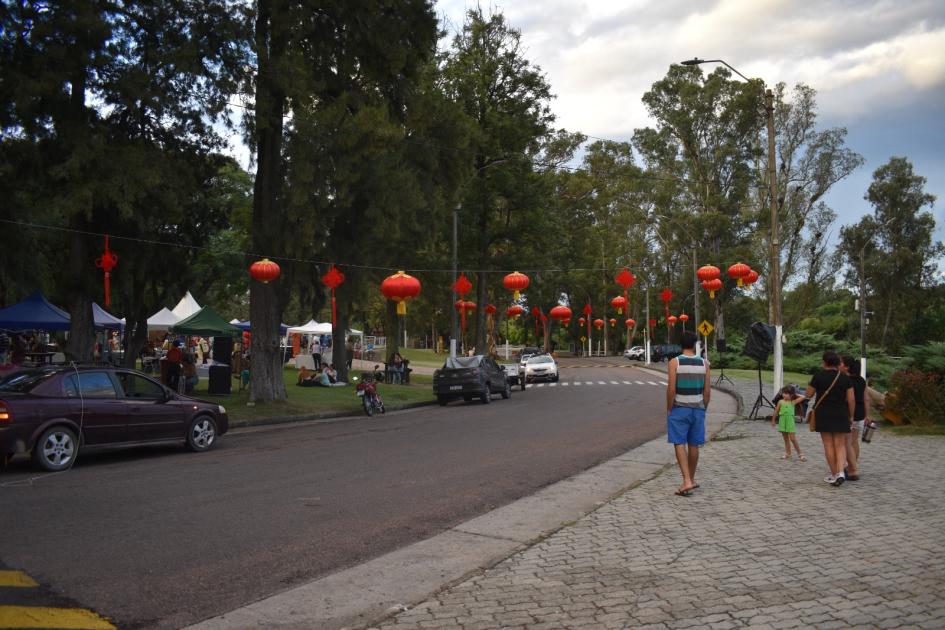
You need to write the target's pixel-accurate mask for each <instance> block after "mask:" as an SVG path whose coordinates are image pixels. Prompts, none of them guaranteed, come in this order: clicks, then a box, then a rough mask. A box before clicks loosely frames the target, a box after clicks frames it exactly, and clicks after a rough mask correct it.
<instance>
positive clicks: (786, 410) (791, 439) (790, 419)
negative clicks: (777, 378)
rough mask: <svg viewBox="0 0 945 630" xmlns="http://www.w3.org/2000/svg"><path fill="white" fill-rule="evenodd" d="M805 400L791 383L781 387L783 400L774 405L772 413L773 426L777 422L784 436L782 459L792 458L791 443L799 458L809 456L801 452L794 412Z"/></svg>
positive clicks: (805, 459)
mask: <svg viewBox="0 0 945 630" xmlns="http://www.w3.org/2000/svg"><path fill="white" fill-rule="evenodd" d="M803 400H804V397H803V396H798V395H797V392H795V391H794V388H793V387H791V386H790V385H787V386H785V387H784V388H783V389H781V400H779V401H778V404H777V405H775V407H774V413H772V414H771V426H775V422H777V426H778V431H780V432H781V437H782V438H784V455H782V456H781V459H791V444H793V445H794V450H795V451H796V452H797V458H798V459H799V460H801V461H802V462H806V461H807V458H806V457H804V455H803V454H802V453H801V445H800V444H798V443H797V434H796V432H795V431H796V428H795V421H794V414H795V408H796V406H797V404H798V403H800V402H801V401H803Z"/></svg>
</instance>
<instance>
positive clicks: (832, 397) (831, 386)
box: [807, 350, 854, 486]
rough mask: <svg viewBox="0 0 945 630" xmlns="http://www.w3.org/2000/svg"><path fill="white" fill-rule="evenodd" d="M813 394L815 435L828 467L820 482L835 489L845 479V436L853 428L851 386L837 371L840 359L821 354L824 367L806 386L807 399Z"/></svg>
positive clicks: (847, 378)
mask: <svg viewBox="0 0 945 630" xmlns="http://www.w3.org/2000/svg"><path fill="white" fill-rule="evenodd" d="M814 394H816V395H817V400H816V402H815V403H814V405H813V406H811V409H814V408H815V407H816V409H817V411H816V418H817V421H816V431H817V432H818V433H820V439H821V440H822V441H823V443H824V455H825V456H826V457H827V465H828V466H829V467H830V475H828V476H827V477H825V478H824V481H826V482H827V483H829V484H831V485H834V486H839V485H840V484H842V483H843V482H844V481H846V477H845V476H844V474H843V468H844V466H845V464H846V456H847V435H848V434H849V433H850V425H852V424H853V411H854V402H853V384H852V383H851V382H850V377H848V376H847V375H846V374H844V373H843V372H842V371H841V370H840V356H839V355H838V354H837V353H836V352H834V351H832V350H828V351H827V352H825V353H824V367H823V369H822V370H820V371H819V372H817V374H814V377H813V378H812V379H810V384H809V385H808V386H807V398H810V397H811V396H813V395H814Z"/></svg>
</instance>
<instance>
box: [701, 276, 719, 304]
mask: <svg viewBox="0 0 945 630" xmlns="http://www.w3.org/2000/svg"><path fill="white" fill-rule="evenodd" d="M702 288H703V289H705V290H706V291H708V292H709V298H710V299H713V300H714V299H715V292H716V291H721V290H722V281H721V280H719V279H718V278H715V279H714V280H705V281H703V283H702Z"/></svg>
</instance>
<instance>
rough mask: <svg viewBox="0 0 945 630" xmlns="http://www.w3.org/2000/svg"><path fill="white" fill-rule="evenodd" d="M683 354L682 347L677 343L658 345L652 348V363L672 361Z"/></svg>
mask: <svg viewBox="0 0 945 630" xmlns="http://www.w3.org/2000/svg"><path fill="white" fill-rule="evenodd" d="M681 354H682V346H680V345H679V344H675V343H656V344H653V345H652V346H650V360H651V361H672V360H673V359H675V358H676V357H678V356H679V355H681Z"/></svg>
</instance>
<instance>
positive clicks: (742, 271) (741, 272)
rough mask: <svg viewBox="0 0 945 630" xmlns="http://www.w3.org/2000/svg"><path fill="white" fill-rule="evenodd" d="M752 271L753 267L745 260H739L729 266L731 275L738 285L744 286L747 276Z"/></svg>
mask: <svg viewBox="0 0 945 630" xmlns="http://www.w3.org/2000/svg"><path fill="white" fill-rule="evenodd" d="M750 273H751V267H749V266H748V265H746V264H745V263H743V262H737V263H735V264H734V265H732V266H731V267H729V268H728V275H729V277H730V278H734V279H735V280H736V282H737V283H738V286H742V285H743V284H744V281H745V278H747V277H748V275H749V274H750Z"/></svg>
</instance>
